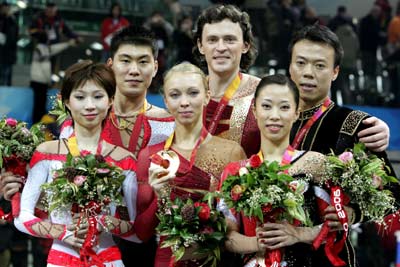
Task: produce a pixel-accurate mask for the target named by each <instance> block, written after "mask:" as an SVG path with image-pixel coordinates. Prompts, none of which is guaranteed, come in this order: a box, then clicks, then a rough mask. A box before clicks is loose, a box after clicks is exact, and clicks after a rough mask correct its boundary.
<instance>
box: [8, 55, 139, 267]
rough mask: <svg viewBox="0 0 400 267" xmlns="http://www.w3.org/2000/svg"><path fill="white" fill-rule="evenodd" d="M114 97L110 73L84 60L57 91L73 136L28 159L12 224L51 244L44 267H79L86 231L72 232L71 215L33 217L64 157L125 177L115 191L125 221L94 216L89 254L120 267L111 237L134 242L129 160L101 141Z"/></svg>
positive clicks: (47, 145) (128, 155)
mask: <svg viewBox="0 0 400 267" xmlns="http://www.w3.org/2000/svg"><path fill="white" fill-rule="evenodd" d="M114 94H115V78H114V73H113V72H112V70H111V69H110V68H109V67H107V66H106V65H104V64H94V63H92V62H91V61H89V60H87V61H82V62H80V63H76V64H74V65H72V66H71V67H70V68H68V69H67V71H66V75H65V79H64V82H63V85H62V88H61V98H62V102H63V103H64V105H65V107H66V109H67V110H68V112H69V113H70V115H71V117H72V120H73V124H74V133H73V135H72V136H71V137H70V138H68V139H61V140H55V141H49V142H45V143H42V144H41V145H39V146H38V148H37V149H36V151H35V153H34V155H33V156H32V160H31V169H30V171H29V174H28V178H27V182H26V186H25V187H24V190H23V191H22V195H21V211H20V214H19V216H18V217H17V218H15V221H14V223H15V226H16V227H17V228H18V229H19V230H20V231H22V232H25V233H27V234H30V235H33V236H36V237H42V238H50V239H53V245H52V247H51V250H50V252H49V255H48V259H47V263H48V264H47V266H69V267H78V266H84V260H83V259H82V258H80V255H79V249H80V248H82V244H83V243H84V241H85V239H84V237H82V234H84V233H85V230H84V229H87V223H83V224H81V225H80V226H79V227H78V226H77V225H75V224H74V223H73V222H72V217H71V212H70V211H67V210H66V211H54V212H51V213H50V216H49V219H48V220H43V219H41V218H38V217H36V214H35V206H36V205H37V203H38V202H39V201H40V196H41V193H42V189H41V185H42V184H44V183H47V182H51V181H53V179H54V178H55V170H58V169H60V168H61V167H62V166H63V163H64V162H65V161H66V160H67V155H69V154H72V155H73V153H72V152H74V151H75V152H77V153H78V154H79V153H80V154H81V155H82V151H86V152H90V153H91V154H96V155H99V156H102V157H103V158H104V160H105V161H106V162H108V163H110V164H114V165H117V166H119V167H120V168H122V169H123V170H124V174H125V180H124V181H123V185H122V189H121V190H122V192H123V196H124V203H125V205H126V207H127V210H128V214H129V218H124V220H123V219H118V218H116V217H115V216H114V215H115V214H114V213H115V209H111V213H110V214H100V215H99V216H101V218H100V217H99V218H98V220H97V229H98V230H99V232H100V233H99V235H100V236H99V239H98V240H99V246H96V247H94V248H93V250H94V252H95V253H96V254H97V256H98V259H100V260H101V261H102V263H103V264H104V266H114V267H122V266H124V265H123V263H122V261H121V255H120V252H119V250H118V248H117V247H116V246H115V244H114V242H113V239H112V234H114V235H119V236H122V237H123V238H126V239H134V238H135V235H134V232H133V221H134V220H135V216H136V194H137V182H136V176H135V175H134V173H133V172H132V169H133V168H134V164H135V163H134V158H133V156H132V154H131V153H130V152H128V151H127V150H125V149H123V148H120V147H117V146H115V145H112V144H110V143H108V142H106V141H104V140H102V138H101V131H102V128H103V122H104V119H105V118H106V116H107V113H108V112H109V109H110V107H111V104H112V99H113V97H114ZM102 221H103V222H107V223H101V222H102ZM80 228H82V229H80ZM81 230H82V231H83V232H82V231H81Z"/></svg>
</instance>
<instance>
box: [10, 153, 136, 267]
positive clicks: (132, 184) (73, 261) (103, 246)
mask: <svg viewBox="0 0 400 267" xmlns="http://www.w3.org/2000/svg"><path fill="white" fill-rule="evenodd" d="M105 160H106V161H107V162H112V163H114V164H115V165H117V166H119V167H121V168H122V169H123V170H124V174H125V175H126V178H125V180H124V182H123V186H122V192H123V196H124V204H125V205H126V207H127V211H128V214H129V221H131V223H132V224H133V222H134V220H135V218H136V196H137V181H136V175H135V173H134V172H133V170H134V169H135V162H134V160H133V158H132V157H126V158H123V159H120V160H118V161H117V160H114V159H113V158H111V156H106V157H105ZM65 161H66V155H64V154H47V153H42V152H38V151H35V153H34V155H33V157H32V160H31V164H30V165H31V169H30V171H29V174H28V178H27V182H26V185H25V187H24V190H23V192H22V195H21V211H20V214H19V216H18V217H17V218H15V220H14V223H15V226H16V227H17V228H18V230H20V231H22V232H25V233H27V234H30V235H32V236H36V237H43V238H49V237H48V236H46V235H43V233H42V234H41V233H39V231H37V230H34V229H38V228H37V227H35V228H34V226H35V225H37V224H40V222H42V221H43V219H41V218H38V217H37V216H35V213H34V212H35V206H36V204H37V203H38V201H39V199H40V195H41V193H42V190H41V185H42V184H44V183H47V182H51V181H52V180H53V173H54V170H57V169H60V168H61V167H62V166H63V163H64V162H65ZM115 213H116V207H115V205H113V204H111V215H113V216H114V215H115ZM48 220H50V221H51V223H53V224H61V225H68V224H71V223H72V217H71V210H67V209H66V210H60V211H59V210H57V211H53V212H52V213H51V214H50V217H49V218H48ZM39 229H40V228H39ZM121 237H122V238H124V239H127V240H132V241H133V240H137V239H138V238H137V237H136V235H135V234H134V233H133V231H132V232H130V233H127V234H126V235H123V236H121ZM94 250H95V252H96V253H97V255H98V256H99V258H100V259H102V261H103V263H104V265H105V266H107V267H108V266H110V267H111V266H113V267H123V266H124V264H123V263H122V261H121V255H120V252H119V250H118V248H117V247H116V245H115V243H114V241H113V238H112V234H111V233H110V232H104V231H103V232H102V233H101V234H100V236H99V244H98V246H96V247H94ZM47 262H48V264H47V266H51V267H56V266H68V267H81V266H83V263H82V261H81V260H80V256H79V253H78V252H77V251H76V250H74V249H73V248H72V247H71V246H70V245H68V244H66V243H64V242H63V241H61V240H58V239H54V242H53V245H52V247H51V250H50V252H49V255H48V259H47Z"/></svg>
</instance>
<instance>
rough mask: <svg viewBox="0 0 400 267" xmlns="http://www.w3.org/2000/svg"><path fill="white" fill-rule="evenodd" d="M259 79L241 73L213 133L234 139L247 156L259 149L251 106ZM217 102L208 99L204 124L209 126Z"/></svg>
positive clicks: (257, 134)
mask: <svg viewBox="0 0 400 267" xmlns="http://www.w3.org/2000/svg"><path fill="white" fill-rule="evenodd" d="M259 81H260V79H259V78H257V77H255V76H251V75H247V74H243V78H242V81H241V83H240V86H239V88H238V90H237V91H236V93H235V94H234V95H233V97H232V99H231V100H230V101H229V104H228V105H227V106H226V108H225V110H224V111H223V113H222V116H221V118H220V120H219V123H218V126H217V129H216V131H215V133H212V134H213V135H217V136H219V137H222V138H225V139H228V140H232V141H235V142H236V143H238V144H239V145H241V146H242V147H243V149H244V150H245V152H246V154H247V156H248V157H249V156H251V155H252V154H256V153H257V152H258V150H259V149H260V131H259V130H258V127H257V123H256V120H255V118H254V115H253V111H252V109H251V106H252V105H253V97H254V92H255V90H256V87H257V85H258V83H259ZM217 106H218V102H216V101H214V100H210V102H209V103H208V105H207V110H206V126H207V127H208V126H209V123H210V120H211V118H212V117H213V116H214V111H215V110H216V108H217Z"/></svg>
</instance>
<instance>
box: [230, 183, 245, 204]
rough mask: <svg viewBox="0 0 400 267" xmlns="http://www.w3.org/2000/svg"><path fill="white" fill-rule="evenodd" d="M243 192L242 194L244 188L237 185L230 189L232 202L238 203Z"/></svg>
mask: <svg viewBox="0 0 400 267" xmlns="http://www.w3.org/2000/svg"><path fill="white" fill-rule="evenodd" d="M243 192H244V188H243V186H241V185H238V184H237V185H235V186H234V187H232V190H231V198H232V200H233V201H238V200H239V199H240V198H241V197H242V194H243Z"/></svg>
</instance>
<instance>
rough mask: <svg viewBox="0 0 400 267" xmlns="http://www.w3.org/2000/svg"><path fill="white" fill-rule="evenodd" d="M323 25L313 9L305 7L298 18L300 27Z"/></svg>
mask: <svg viewBox="0 0 400 267" xmlns="http://www.w3.org/2000/svg"><path fill="white" fill-rule="evenodd" d="M315 23H317V24H320V25H323V24H324V23H323V21H322V20H321V19H320V18H319V17H318V15H317V12H316V11H315V9H314V8H313V7H310V6H305V7H304V10H303V12H302V14H301V16H300V24H301V25H302V27H304V26H307V25H313V24H315Z"/></svg>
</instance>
